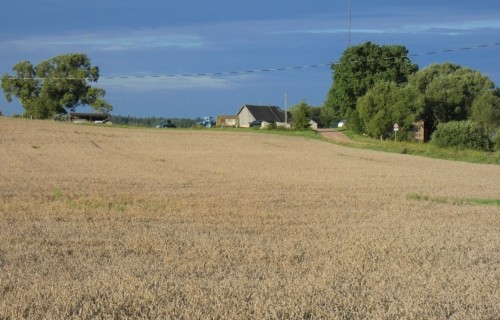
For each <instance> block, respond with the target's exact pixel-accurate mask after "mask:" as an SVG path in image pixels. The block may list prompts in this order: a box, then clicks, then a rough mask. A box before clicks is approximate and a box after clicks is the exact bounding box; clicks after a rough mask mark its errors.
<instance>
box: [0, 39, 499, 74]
mask: <svg viewBox="0 0 500 320" xmlns="http://www.w3.org/2000/svg"><path fill="white" fill-rule="evenodd" d="M494 46H500V42H497V43H489V44H481V45H476V46H470V47H462V48H454V49H445V50H438V51H428V52H422V53H414V54H409V55H408V57H420V56H429V55H436V54H442V53H450V52H458V51H466V50H473V49H480V48H488V47H494ZM406 57H407V56H394V57H386V58H382V59H381V60H395V59H401V58H406ZM378 59H379V60H380V58H378ZM376 60H377V59H367V60H351V61H349V62H348V63H358V62H371V61H376ZM339 64H341V63H340V62H334V63H320V64H311V65H302V66H294V67H280V68H266V69H253V70H241V71H224V72H206V73H178V74H163V75H117V76H112V75H104V76H101V77H100V78H101V79H149V78H179V77H181V78H182V77H216V76H231V75H242V74H250V73H262V72H279V71H290V70H297V69H309V68H319V67H331V66H333V65H339ZM8 79H10V80H19V79H22V80H63V79H66V80H82V79H81V78H75V77H64V78H57V77H51V78H44V77H33V78H29V77H26V78H19V77H10V78H8Z"/></svg>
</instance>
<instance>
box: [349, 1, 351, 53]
mask: <svg viewBox="0 0 500 320" xmlns="http://www.w3.org/2000/svg"><path fill="white" fill-rule="evenodd" d="M349 47H351V0H349Z"/></svg>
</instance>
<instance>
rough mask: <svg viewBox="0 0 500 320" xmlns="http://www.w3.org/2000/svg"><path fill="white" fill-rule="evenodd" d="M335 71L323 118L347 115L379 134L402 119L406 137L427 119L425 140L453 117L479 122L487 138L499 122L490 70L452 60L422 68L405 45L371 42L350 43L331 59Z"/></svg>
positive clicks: (352, 123) (357, 127)
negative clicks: (339, 55) (489, 76)
mask: <svg viewBox="0 0 500 320" xmlns="http://www.w3.org/2000/svg"><path fill="white" fill-rule="evenodd" d="M332 72H333V83H332V86H331V88H330V91H329V92H328V95H327V97H326V100H325V103H324V106H323V109H322V119H323V122H324V123H331V122H336V121H338V120H340V119H345V120H346V125H347V126H348V127H349V128H350V129H352V130H353V131H355V132H358V133H363V134H367V135H369V136H372V137H375V138H379V137H381V138H388V137H390V136H391V135H393V126H394V124H396V123H397V124H398V125H399V128H400V130H401V132H402V135H401V138H404V139H408V140H411V139H413V128H414V126H415V123H416V122H418V121H423V122H424V128H425V140H426V141H428V140H430V139H431V138H432V137H433V133H434V132H436V130H440V128H441V130H445V129H444V128H446V125H445V124H448V123H450V124H453V123H454V122H465V121H468V122H469V123H468V124H466V125H465V124H464V125H456V124H453V126H454V127H455V130H457V128H459V127H460V128H463V129H459V130H465V131H467V130H470V128H471V126H476V127H480V128H481V129H482V134H481V138H480V139H483V140H485V139H486V140H487V139H489V138H491V137H492V136H493V135H494V133H495V132H496V131H497V130H498V128H499V127H500V89H499V88H496V87H495V84H494V83H493V82H492V81H491V80H490V79H489V78H488V77H487V76H485V75H483V74H481V73H480V72H479V71H477V70H472V69H470V68H467V67H462V66H460V65H457V64H453V63H442V64H433V65H430V66H428V67H426V68H424V69H422V70H418V66H417V65H416V64H414V63H412V62H411V60H410V58H409V57H408V50H407V49H406V48H405V47H404V46H399V45H393V46H380V45H377V44H374V43H371V42H366V43H364V44H360V45H358V46H353V47H350V48H348V49H347V50H345V51H344V53H343V55H342V57H341V58H340V60H339V62H338V63H334V64H332ZM445 131H446V132H448V131H449V130H445ZM452 131H453V130H452ZM450 132H451V131H450ZM441 134H444V133H443V132H442V133H441ZM455 134H456V132H455ZM464 136H466V135H464ZM478 145H480V144H478ZM481 145H483V146H486V145H491V144H488V143H483V144H481ZM478 149H483V150H487V149H491V147H478Z"/></svg>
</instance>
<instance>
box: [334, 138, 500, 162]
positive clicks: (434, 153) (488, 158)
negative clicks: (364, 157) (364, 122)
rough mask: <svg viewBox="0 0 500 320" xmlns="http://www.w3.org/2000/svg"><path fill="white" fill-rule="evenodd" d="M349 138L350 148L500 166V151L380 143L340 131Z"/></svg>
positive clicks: (390, 141) (393, 142)
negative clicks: (351, 141)
mask: <svg viewBox="0 0 500 320" xmlns="http://www.w3.org/2000/svg"><path fill="white" fill-rule="evenodd" d="M339 131H342V133H344V134H345V135H346V136H348V137H349V138H350V139H351V140H353V142H356V143H352V144H348V145H349V146H350V147H355V148H362V149H370V150H377V151H384V152H392V153H402V154H412V155H418V156H424V157H429V158H434V159H444V160H453V161H464V162H471V163H483V164H497V165H500V151H495V152H483V151H477V150H458V149H453V148H440V147H437V146H435V145H432V144H430V143H425V144H419V143H415V142H404V141H394V140H387V141H380V140H379V139H373V138H368V137H364V136H361V135H358V134H355V133H354V132H352V131H350V130H339Z"/></svg>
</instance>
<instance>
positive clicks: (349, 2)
mask: <svg viewBox="0 0 500 320" xmlns="http://www.w3.org/2000/svg"><path fill="white" fill-rule="evenodd" d="M351 12H352V10H351V0H349V46H348V48H350V47H351Z"/></svg>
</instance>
